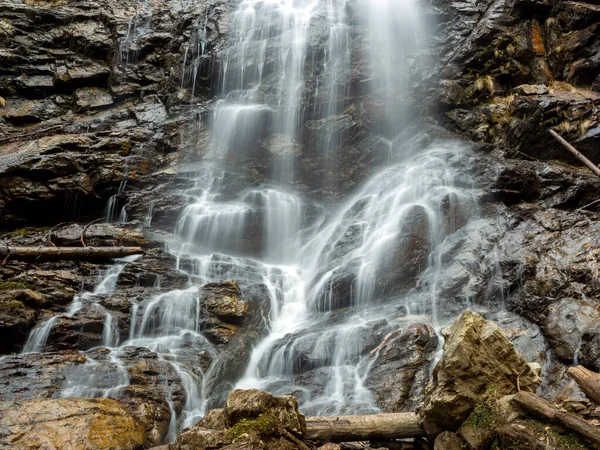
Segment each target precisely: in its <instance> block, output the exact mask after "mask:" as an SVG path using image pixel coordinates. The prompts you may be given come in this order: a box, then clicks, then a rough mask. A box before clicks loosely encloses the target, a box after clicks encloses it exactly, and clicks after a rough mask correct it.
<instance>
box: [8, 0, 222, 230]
mask: <svg viewBox="0 0 600 450" xmlns="http://www.w3.org/2000/svg"><path fill="white" fill-rule="evenodd" d="M187 8H188V10H185V9H182V10H179V11H178V12H177V13H175V12H174V11H173V9H171V8H168V7H166V6H165V5H159V4H153V5H148V6H146V7H141V6H140V5H139V4H138V3H136V2H122V3H119V4H118V5H117V4H116V3H114V2H112V1H101V2H94V3H89V2H87V1H85V0H82V1H74V2H69V3H68V4H60V5H46V4H43V3H42V2H29V3H27V4H25V3H19V2H13V3H9V4H6V5H3V6H2V17H3V22H2V24H3V25H2V26H3V28H2V33H3V35H6V37H7V38H8V39H7V41H6V47H5V49H4V51H3V53H2V55H1V56H0V65H1V66H2V67H3V69H2V77H1V80H0V96H2V97H3V101H5V103H6V105H5V106H4V107H3V108H0V175H1V176H0V193H2V200H0V210H1V211H2V214H3V217H4V219H5V220H4V221H3V223H2V225H1V226H2V227H3V228H4V229H6V228H10V227H15V226H19V225H20V224H27V225H31V224H38V225H50V226H52V225H55V224H57V223H59V222H62V221H65V220H73V219H79V218H83V219H84V220H85V218H87V217H92V218H96V217H97V215H98V214H101V213H102V211H103V209H104V207H105V205H106V203H107V200H108V199H109V197H111V196H112V195H117V197H115V204H116V208H117V214H118V213H119V211H120V210H121V209H122V208H123V207H124V206H125V204H126V203H128V198H129V194H131V197H134V193H135V192H136V191H138V192H139V191H141V190H145V191H146V194H148V192H152V191H153V187H155V186H152V188H151V187H150V186H151V185H154V184H155V180H153V181H152V182H151V181H150V180H149V178H148V176H149V175H150V174H151V173H154V172H156V171H157V170H158V169H160V168H161V166H162V165H164V164H168V162H169V161H172V158H171V157H170V156H168V155H169V153H171V152H172V151H173V150H174V147H172V146H171V140H174V141H176V140H177V139H178V137H179V129H178V128H176V127H175V128H174V127H173V126H168V125H165V120H166V119H167V117H168V110H167V107H166V105H165V104H166V103H167V104H169V105H170V106H173V107H176V106H177V104H178V103H180V100H178V99H177V96H176V95H175V91H176V90H177V87H178V86H180V85H181V84H180V83H179V82H178V81H176V80H178V79H179V78H180V77H179V75H178V72H179V71H180V69H181V64H180V61H176V60H177V58H178V56H174V55H179V53H178V52H179V51H180V46H181V44H182V37H181V36H182V34H181V33H179V32H178V31H177V30H179V27H182V28H186V27H187V28H191V27H192V21H191V20H190V19H191V17H192V16H193V17H197V16H202V14H203V13H204V9H205V8H206V5H204V4H202V5H197V6H194V7H191V6H189V5H188V6H187ZM190 9H191V10H190ZM130 22H131V23H130ZM129 27H132V28H131V29H129ZM132 30H134V31H132ZM130 31H131V33H130ZM217 34H218V33H217ZM217 37H218V36H215V39H216V38H217ZM209 47H212V45H210V46H209ZM175 66H176V67H175ZM171 83H173V84H171ZM208 84H209V85H210V83H208ZM205 87H206V86H205ZM170 158H171V159H170ZM170 178H171V179H172V178H173V177H170ZM124 182H127V184H128V185H127V189H126V190H127V191H128V192H127V193H124V191H123V188H124ZM157 198H160V195H157ZM147 200H148V198H147V199H146V203H145V206H144V208H143V209H144V210H143V211H142V210H139V209H136V208H135V205H132V207H131V215H132V216H135V217H136V218H137V219H139V220H142V221H144V219H146V216H147V213H148V201H147ZM177 200H178V202H179V204H180V205H181V204H183V203H185V200H184V199H177ZM177 207H178V206H177V203H176V202H171V205H170V208H169V210H170V211H173V210H177ZM157 210H159V211H158V215H159V216H160V214H161V211H160V208H157ZM90 220H91V219H90ZM173 221H174V217H171V219H170V220H169V224H168V225H169V227H172V224H173ZM157 223H160V217H159V218H158V220H157Z"/></svg>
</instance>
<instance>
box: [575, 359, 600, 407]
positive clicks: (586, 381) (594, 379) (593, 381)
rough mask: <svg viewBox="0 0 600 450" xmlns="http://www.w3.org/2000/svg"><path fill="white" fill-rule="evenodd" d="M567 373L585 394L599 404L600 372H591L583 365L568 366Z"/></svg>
mask: <svg viewBox="0 0 600 450" xmlns="http://www.w3.org/2000/svg"><path fill="white" fill-rule="evenodd" d="M567 373H568V374H569V375H570V376H571V378H573V379H574V380H575V382H576V383H577V384H578V385H579V387H580V388H581V390H582V391H583V392H585V395H587V396H588V397H589V398H590V399H592V400H593V401H594V402H596V403H598V404H599V405H600V373H596V372H592V371H591V370H588V369H586V368H585V367H583V366H576V367H569V370H568V371H567Z"/></svg>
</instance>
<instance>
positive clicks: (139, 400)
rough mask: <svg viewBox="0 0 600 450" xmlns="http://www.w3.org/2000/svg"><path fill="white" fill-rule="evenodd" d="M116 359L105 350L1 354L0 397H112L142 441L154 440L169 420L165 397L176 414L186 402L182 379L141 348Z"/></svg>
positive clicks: (165, 430)
mask: <svg viewBox="0 0 600 450" xmlns="http://www.w3.org/2000/svg"><path fill="white" fill-rule="evenodd" d="M118 357H119V362H116V361H114V360H113V359H112V358H111V355H110V351H108V350H107V349H103V348H100V349H96V350H91V351H90V352H86V353H79V352H76V351H63V352H46V353H42V354H27V355H16V356H7V357H4V358H3V359H2V360H0V373H1V374H2V377H3V380H6V382H4V383H2V384H0V400H2V401H9V400H10V401H13V400H14V401H22V400H32V401H35V399H43V398H51V397H52V398H56V397H60V396H65V397H92V398H93V397H105V396H107V395H111V396H116V397H118V398H119V402H120V405H121V407H122V408H124V409H125V410H126V411H128V413H129V414H130V415H131V416H132V417H134V418H135V420H136V421H137V422H136V423H138V424H139V426H140V427H141V428H142V434H143V436H144V438H143V442H145V443H147V444H154V445H155V444H158V443H160V442H161V441H162V439H163V437H164V436H165V434H166V432H167V430H168V428H169V423H170V420H171V408H170V406H169V405H168V404H167V401H166V400H165V399H167V398H170V399H171V401H172V405H173V408H174V409H175V412H176V413H178V412H179V411H181V408H182V406H183V403H184V401H185V392H184V390H183V387H182V385H181V379H180V377H179V375H178V374H177V373H176V371H175V369H174V368H173V367H172V366H171V364H169V363H168V362H167V361H165V360H162V359H158V357H157V354H156V353H154V352H151V351H149V350H147V349H145V348H140V347H125V349H124V350H123V351H122V352H120V353H119V355H118ZM8 380H10V382H9V381H8ZM125 382H127V383H126V384H127V385H126V386H124V387H121V388H120V389H119V390H118V392H117V391H114V389H113V388H115V387H116V386H119V385H123V384H124V383H125ZM86 414H87V413H86ZM82 448H83V447H82Z"/></svg>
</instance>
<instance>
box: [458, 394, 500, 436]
mask: <svg viewBox="0 0 600 450" xmlns="http://www.w3.org/2000/svg"><path fill="white" fill-rule="evenodd" d="M497 399H498V390H497V389H496V386H494V385H491V386H489V387H488V388H487V389H486V390H485V392H484V393H483V396H482V400H481V401H480V402H479V403H478V404H477V406H475V409H474V410H473V412H471V415H470V416H469V418H468V419H467V420H466V421H465V424H467V425H468V426H471V427H472V428H473V430H478V429H480V428H487V427H491V426H492V425H494V424H495V418H494V405H495V404H496V401H497Z"/></svg>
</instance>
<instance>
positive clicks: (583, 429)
mask: <svg viewBox="0 0 600 450" xmlns="http://www.w3.org/2000/svg"><path fill="white" fill-rule="evenodd" d="M513 401H514V402H515V403H516V404H517V405H519V406H520V407H521V408H523V409H525V410H527V411H529V412H531V413H533V414H536V415H538V416H541V417H543V418H544V419H546V420H549V421H551V422H554V423H557V424H559V425H561V426H563V427H565V428H568V429H570V430H573V431H575V432H576V433H578V434H580V435H581V436H582V437H583V438H585V439H586V440H587V441H589V442H590V443H591V444H593V445H594V447H595V448H600V429H598V427H595V426H594V425H592V424H590V423H588V422H587V421H585V420H583V419H582V418H580V417H578V416H576V415H575V414H571V413H569V412H566V411H562V410H561V409H559V408H557V407H556V406H554V405H552V404H551V403H550V402H548V401H546V400H544V399H543V398H541V397H538V396H537V395H535V394H532V393H531V392H525V391H521V392H518V393H517V394H516V395H515V397H514V400H513Z"/></svg>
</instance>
